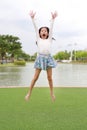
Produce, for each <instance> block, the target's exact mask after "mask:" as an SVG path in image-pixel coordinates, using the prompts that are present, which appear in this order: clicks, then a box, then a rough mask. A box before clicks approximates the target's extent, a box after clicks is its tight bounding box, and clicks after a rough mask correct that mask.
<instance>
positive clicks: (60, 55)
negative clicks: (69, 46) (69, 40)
mask: <svg viewBox="0 0 87 130" xmlns="http://www.w3.org/2000/svg"><path fill="white" fill-rule="evenodd" d="M69 57H70V54H69V53H68V52H67V51H61V52H58V53H57V54H56V55H55V56H54V58H55V59H56V60H58V59H59V60H64V59H65V60H68V59H69Z"/></svg>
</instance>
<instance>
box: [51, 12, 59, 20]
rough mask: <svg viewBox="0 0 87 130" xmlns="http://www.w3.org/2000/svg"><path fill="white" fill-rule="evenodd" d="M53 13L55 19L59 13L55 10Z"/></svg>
mask: <svg viewBox="0 0 87 130" xmlns="http://www.w3.org/2000/svg"><path fill="white" fill-rule="evenodd" d="M51 15H52V19H55V18H56V17H57V16H58V13H57V11H55V12H54V13H53V12H51Z"/></svg>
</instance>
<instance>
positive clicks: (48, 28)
mask: <svg viewBox="0 0 87 130" xmlns="http://www.w3.org/2000/svg"><path fill="white" fill-rule="evenodd" d="M42 28H46V29H47V32H48V34H49V28H48V27H46V26H44V27H41V28H39V34H40V31H41V29H42ZM47 38H48V36H47ZM52 40H56V39H55V38H54V37H52ZM36 45H37V41H36Z"/></svg>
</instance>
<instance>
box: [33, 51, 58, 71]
mask: <svg viewBox="0 0 87 130" xmlns="http://www.w3.org/2000/svg"><path fill="white" fill-rule="evenodd" d="M56 65H57V62H56V61H55V60H54V58H53V57H52V56H51V55H50V54H48V55H45V54H38V56H37V58H36V60H35V63H34V68H38V69H41V70H47V69H48V68H55V67H56Z"/></svg>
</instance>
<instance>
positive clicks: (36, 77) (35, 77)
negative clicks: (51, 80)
mask: <svg viewBox="0 0 87 130" xmlns="http://www.w3.org/2000/svg"><path fill="white" fill-rule="evenodd" d="M40 72H41V69H36V70H35V74H34V77H33V79H32V81H31V85H30V89H29V92H28V94H27V95H26V96H25V100H29V98H30V96H31V92H32V89H33V87H34V85H35V83H36V81H37V79H38V77H39V74H40Z"/></svg>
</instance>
